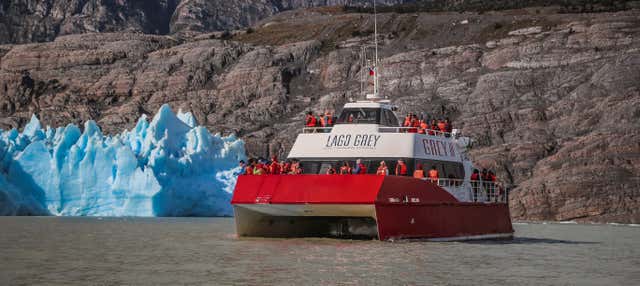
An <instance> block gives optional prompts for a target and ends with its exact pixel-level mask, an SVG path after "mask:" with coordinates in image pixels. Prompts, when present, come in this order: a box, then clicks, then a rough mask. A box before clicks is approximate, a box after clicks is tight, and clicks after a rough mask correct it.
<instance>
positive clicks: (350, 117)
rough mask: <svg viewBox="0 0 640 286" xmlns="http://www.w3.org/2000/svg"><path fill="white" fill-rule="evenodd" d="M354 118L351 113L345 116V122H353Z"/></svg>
mask: <svg viewBox="0 0 640 286" xmlns="http://www.w3.org/2000/svg"><path fill="white" fill-rule="evenodd" d="M354 120H355V119H354V118H353V114H349V117H348V118H347V123H353V121H354Z"/></svg>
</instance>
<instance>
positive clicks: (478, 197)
mask: <svg viewBox="0 0 640 286" xmlns="http://www.w3.org/2000/svg"><path fill="white" fill-rule="evenodd" d="M423 180H425V181H430V182H432V183H435V184H437V185H438V186H440V187H443V188H445V189H447V188H454V189H467V190H468V191H469V192H470V194H469V197H470V198H471V201H473V202H495V203H504V202H507V201H508V193H507V191H506V190H504V189H503V188H502V186H500V184H498V183H496V182H493V181H481V180H478V181H469V182H470V184H471V186H469V185H468V184H467V183H466V182H465V180H462V179H445V178H438V179H437V180H435V179H430V178H423Z"/></svg>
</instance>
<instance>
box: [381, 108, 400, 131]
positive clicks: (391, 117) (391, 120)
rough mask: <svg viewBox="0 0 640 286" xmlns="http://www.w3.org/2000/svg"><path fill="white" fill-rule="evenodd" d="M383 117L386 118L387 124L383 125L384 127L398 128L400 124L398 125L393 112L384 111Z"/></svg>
mask: <svg viewBox="0 0 640 286" xmlns="http://www.w3.org/2000/svg"><path fill="white" fill-rule="evenodd" d="M384 115H385V117H386V118H387V124H385V125H386V126H391V127H396V126H400V124H398V118H396V115H395V114H393V111H391V110H388V109H385V110H384Z"/></svg>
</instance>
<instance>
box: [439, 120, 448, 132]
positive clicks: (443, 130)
mask: <svg viewBox="0 0 640 286" xmlns="http://www.w3.org/2000/svg"><path fill="white" fill-rule="evenodd" d="M438 129H440V131H442V132H447V127H446V126H445V124H444V122H442V121H440V122H438Z"/></svg>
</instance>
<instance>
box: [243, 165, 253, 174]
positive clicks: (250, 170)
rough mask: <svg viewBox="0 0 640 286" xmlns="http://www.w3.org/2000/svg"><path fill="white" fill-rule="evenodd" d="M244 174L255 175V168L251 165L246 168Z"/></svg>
mask: <svg viewBox="0 0 640 286" xmlns="http://www.w3.org/2000/svg"><path fill="white" fill-rule="evenodd" d="M244 174H245V175H253V167H252V166H251V165H249V166H247V167H246V168H244Z"/></svg>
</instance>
